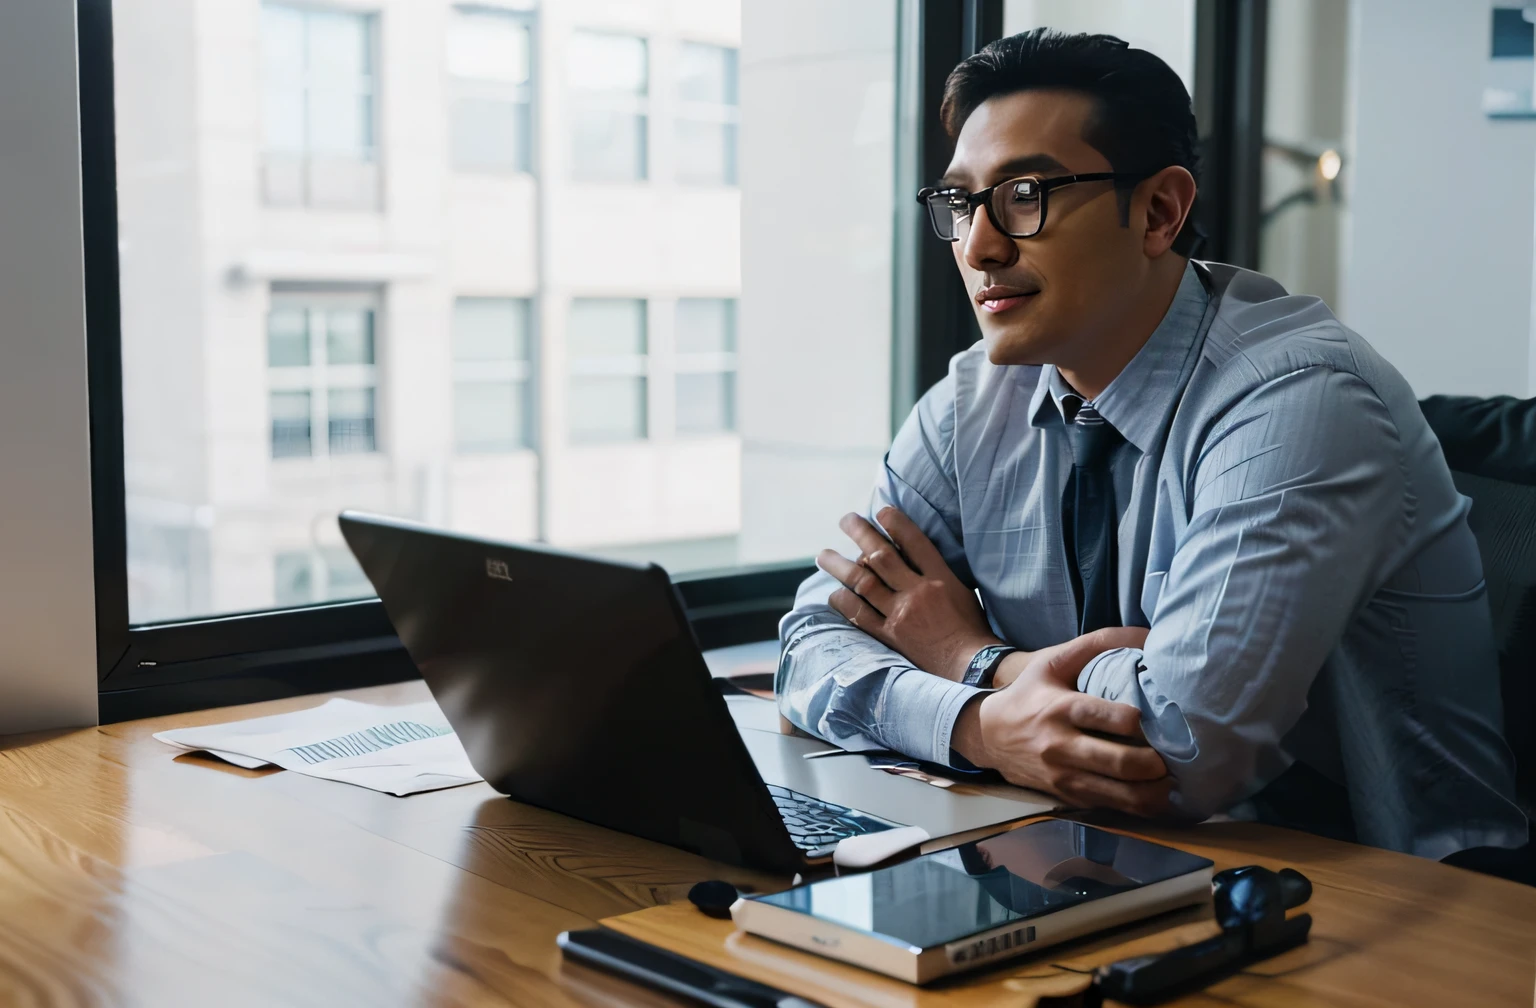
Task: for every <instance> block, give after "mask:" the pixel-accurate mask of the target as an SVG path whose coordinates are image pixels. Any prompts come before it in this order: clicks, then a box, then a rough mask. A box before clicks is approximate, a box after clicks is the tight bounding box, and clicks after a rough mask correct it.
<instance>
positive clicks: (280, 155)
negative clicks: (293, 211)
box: [261, 4, 378, 208]
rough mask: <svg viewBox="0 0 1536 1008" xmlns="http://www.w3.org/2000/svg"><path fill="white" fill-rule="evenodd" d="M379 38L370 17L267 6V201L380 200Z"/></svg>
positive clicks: (327, 203) (348, 204) (361, 204)
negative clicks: (376, 140)
mask: <svg viewBox="0 0 1536 1008" xmlns="http://www.w3.org/2000/svg"><path fill="white" fill-rule="evenodd" d="M373 35H374V32H373V18H371V17H370V16H368V15H364V14H353V13H344V12H341V11H328V10H321V9H314V8H307V7H304V8H301V7H285V6H280V5H278V4H264V5H263V6H262V8H261V50H262V64H263V65H262V77H263V80H262V86H263V93H264V119H265V137H266V142H265V150H264V153H263V159H262V184H263V195H264V197H265V199H266V202H267V204H268V205H270V206H279V207H282V206H313V207H334V208H367V207H372V206H374V205H375V204H376V203H377V201H378V169H377V165H376V164H375V159H376V158H375V156H376V149H375V144H374V131H375V115H376V114H377V110H376V108H375V102H374V94H375V89H374V66H373V64H374V55H373V46H374V39H373Z"/></svg>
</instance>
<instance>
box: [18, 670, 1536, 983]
mask: <svg viewBox="0 0 1536 1008" xmlns="http://www.w3.org/2000/svg"><path fill="white" fill-rule="evenodd" d="M347 695H349V696H353V697H355V698H356V699H360V700H367V701H371V702H381V703H408V702H413V701H416V700H420V699H423V698H424V697H425V695H426V692H425V687H424V686H423V685H422V684H421V683H419V682H418V683H406V684H401V685H398V686H387V687H380V688H376V689H369V690H358V691H354V692H352V693H350V694H347ZM321 699H322V698H318V697H306V698H299V699H294V700H285V701H277V702H273V703H265V704H255V705H251V706H250V707H246V708H225V709H223V710H216V711H203V712H199V713H196V714H187V715H179V716H176V717H167V718H159V719H154V720H149V721H139V722H130V723H126V724H119V725H112V726H110V727H106V728H102V729H91V730H82V731H72V732H57V733H49V734H45V735H41V736H17V737H12V738H8V739H0V1004H4V1005H13V1004H14V1005H84V1004H132V1005H147V1006H166V1005H173V1006H182V1005H185V1006H188V1008H196V1006H202V1005H220V1006H226V1005H229V1006H233V1005H261V1006H309V1005H314V1006H323V1008H340V1006H351V1005H369V1006H370V1008H384V1006H389V1005H455V1004H514V1005H538V1006H546V1005H549V1006H553V1005H608V1004H640V1005H662V1004H671V1003H673V1002H671V1001H669V1000H667V999H665V998H662V997H660V996H657V995H653V994H650V993H647V992H645V991H642V990H640V989H638V988H635V987H631V986H629V985H627V984H625V983H623V982H622V981H619V980H616V979H612V978H609V977H606V976H603V975H601V974H598V973H594V972H592V971H589V970H586V969H583V968H580V967H575V966H565V965H563V964H562V962H561V960H560V956H559V953H558V951H557V950H556V948H555V943H554V938H555V935H556V934H557V933H558V932H559V931H561V930H564V929H567V928H579V927H586V926H589V925H591V924H592V923H593V922H594V921H596V920H597V919H599V918H602V917H608V916H611V915H614V914H620V913H624V912H626V911H629V910H633V909H638V908H641V907H647V906H652V905H654V904H657V903H665V902H668V901H671V900H676V899H681V898H682V896H683V894H684V893H685V892H686V891H687V888H688V886H689V885H691V884H692V883H693V882H696V881H698V880H700V879H704V878H719V877H723V878H728V879H731V880H733V881H735V882H737V883H738V884H743V883H744V884H750V885H754V886H757V887H760V888H770V887H779V886H782V885H783V884H784V881H785V880H783V879H778V878H774V877H770V876H765V875H760V874H755V873H753V872H748V871H742V870H740V869H732V868H727V867H724V866H721V865H717V864H714V863H712V862H709V861H705V860H704V859H702V858H698V857H695V856H693V855H690V854H686V853H683V852H681V851H676V850H672V849H671V848H667V847H663V846H660V845H657V844H653V843H650V842H647V841H643V840H637V839H634V838H632V837H627V836H624V835H622V834H619V833H614V832H612V831H609V830H604V829H600V828H597V827H593V826H588V825H585V824H583V823H579V822H575V821H572V820H570V819H566V818H564V817H562V816H558V815H554V814H552V813H548V812H544V811H541V810H539V809H534V808H529V807H527V806H523V805H518V804H515V803H513V802H510V801H508V800H506V799H504V798H501V797H498V796H497V795H496V794H495V793H494V792H493V791H492V790H491V788H490V787H489V786H487V785H484V784H478V785H473V786H469V787H462V788H454V789H450V790H447V791H439V792H433V793H429V794H421V795H415V796H412V797H409V798H394V797H390V796H388V795H383V794H378V793H375V792H372V791H367V790H364V789H361V788H355V787H349V786H347V785H343V784H336V783H332V782H329V781H322V780H316V779H313V778H309V777H303V776H300V775H298V774H293V773H286V772H281V771H273V770H265V771H247V770H239V769H236V768H233V767H230V766H228V765H226V764H222V763H219V762H217V761H214V760H211V759H205V758H202V757H198V756H192V755H183V756H176V755H175V754H174V751H173V750H171V749H170V748H169V747H166V746H164V745H162V744H160V743H158V742H156V741H154V740H153V739H152V738H150V734H151V733H152V732H155V731H160V730H163V729H165V728H170V727H177V726H183V725H192V724H208V723H213V722H219V721H228V720H233V719H236V718H241V717H256V716H260V715H263V714H272V713H277V712H279V711H282V710H289V709H295V708H299V707H305V706H311V705H313V704H316V703H318V702H320V700H321ZM1147 832H1148V834H1149V835H1151V836H1154V837H1158V838H1161V839H1164V840H1168V841H1172V842H1176V843H1179V844H1181V845H1183V846H1186V847H1189V848H1191V849H1193V850H1198V851H1200V852H1201V853H1204V854H1206V855H1208V856H1210V857H1212V858H1213V859H1215V860H1216V861H1217V862H1218V864H1221V865H1231V864H1240V863H1248V862H1260V863H1267V864H1270V865H1273V866H1277V867H1278V866H1280V865H1282V864H1292V865H1295V866H1296V867H1299V868H1301V869H1302V870H1303V871H1305V872H1306V873H1307V874H1308V875H1309V876H1310V877H1311V878H1312V881H1313V884H1314V886H1315V887H1316V895H1315V897H1314V899H1313V902H1312V906H1311V909H1312V911H1313V913H1314V915H1315V916H1316V918H1317V923H1316V925H1315V928H1314V932H1313V934H1314V936H1315V937H1314V941H1313V943H1312V945H1311V946H1310V948H1308V949H1299V950H1295V951H1294V952H1291V953H1286V956H1287V957H1291V958H1285V957H1282V958H1279V959H1276V960H1273V961H1272V962H1271V963H1270V964H1268V965H1267V968H1266V972H1267V973H1270V974H1274V975H1275V976H1276V977H1277V978H1278V979H1269V980H1261V979H1256V978H1254V977H1242V976H1240V977H1235V978H1233V979H1231V980H1229V981H1226V982H1224V983H1223V984H1222V985H1220V986H1218V987H1216V988H1213V989H1212V990H1211V991H1210V992H1208V993H1207V994H1203V995H1200V996H1198V997H1196V998H1193V999H1189V1000H1188V1001H1185V1002H1181V1003H1187V1004H1201V1005H1216V1004H1225V1005H1232V1004H1240V1005H1280V1004H1303V1003H1307V1004H1310V1003H1319V1002H1322V1003H1329V1004H1344V1005H1412V1004H1425V1005H1478V1006H1485V1005H1487V1006H1491V1005H1520V1006H1521V1008H1524V1006H1526V1005H1530V1004H1532V999H1533V981H1536V890H1532V889H1528V888H1525V887H1521V886H1517V885H1514V884H1512V883H1506V882H1501V881H1498V880H1495V879H1489V878H1484V877H1482V876H1479V875H1474V874H1472V873H1470V872H1464V871H1461V870H1458V869H1454V868H1448V867H1445V866H1443V865H1439V864H1434V863H1431V862H1428V861H1422V860H1419V859H1416V858H1409V857H1404V856H1401V855H1396V854H1389V853H1386V852H1382V851H1375V850H1369V849H1366V848H1361V847H1353V846H1349V845H1346V844H1338V843H1332V842H1329V841H1324V840H1319V839H1316V838H1313V837H1308V836H1305V835H1302V834H1295V833H1289V832H1286V831H1282V830H1274V829H1267V828H1261V827H1252V826H1234V825H1227V826H1207V827H1198V828H1195V829H1189V830H1174V831H1170V830H1148V831H1147ZM954 995H955V997H954V1001H955V1002H956V1003H957V1004H963V1003H965V1000H966V999H965V997H964V991H963V990H955V991H954Z"/></svg>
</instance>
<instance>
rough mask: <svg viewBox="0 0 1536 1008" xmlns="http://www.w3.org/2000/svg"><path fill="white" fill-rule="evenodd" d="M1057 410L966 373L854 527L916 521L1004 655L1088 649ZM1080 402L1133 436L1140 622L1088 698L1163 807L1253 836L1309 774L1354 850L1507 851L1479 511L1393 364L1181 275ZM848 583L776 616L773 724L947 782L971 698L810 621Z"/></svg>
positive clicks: (1131, 518)
mask: <svg viewBox="0 0 1536 1008" xmlns="http://www.w3.org/2000/svg"><path fill="white" fill-rule="evenodd" d="M1066 391H1067V386H1066V384H1065V382H1064V381H1063V380H1062V379H1061V377H1060V375H1059V374H1058V373H1057V371H1056V369H1055V368H1054V367H1051V366H1045V367H1035V366H1022V365H1020V366H998V365H993V364H991V363H989V362H988V360H987V357H986V353H985V350H984V349H983V348H982V347H981V346H980V345H979V344H978V345H977V346H975V347H972V348H971V349H970V350H967V351H965V352H963V353H961V354H959V355H957V356H956V357H955V358H954V360H953V361H952V362H951V365H950V372H949V375H948V376H947V377H946V378H945V379H944V380H943V381H941V382H939V383H938V384H937V385H935V386H934V387H933V389H931V390H930V391H929V392H928V393H927V394H926V395H925V396H924V397H923V398H922V400H921V401H920V402H919V403H918V405H917V407H916V408H915V409H914V410H913V412H912V415H911V416H910V417H909V418H908V420H907V422H906V423H905V424H904V425H903V426H902V429H901V431H900V432H899V433H898V434H897V435H896V438H895V441H894V442H893V444H892V445H891V449H890V451H889V453H888V454H887V456H886V459H885V465H884V467H883V470H882V471H881V473H880V475H879V478H878V480H877V484H876V487H875V492H874V496H873V500H872V501H871V504H870V511H869V513H870V516H871V517H873V515H874V513H875V512H877V511H878V510H879V509H880V508H881V507H883V506H885V505H886V504H891V505H894V506H896V507H898V508H900V509H901V510H902V511H904V512H905V513H906V514H908V515H909V516H911V518H912V519H913V520H914V521H915V522H916V523H917V524H918V525H919V526H920V527H921V528H922V529H923V531H924V532H925V533H927V535H928V536H929V538H931V539H932V540H933V541H934V543H935V544H936V545H937V546H938V548H939V549H940V551H941V552H942V553H943V554H944V556H945V558H946V559H947V561H948V562H949V564H950V566H951V567H952V568H953V570H954V571H955V573H956V574H957V575H958V576H959V577H960V578H961V579H962V580H964V581H965V582H966V583H967V584H969V585H972V586H974V587H975V588H977V589H978V590H979V592H980V596H981V599H982V602H983V604H984V606H985V608H986V611H987V616H988V619H989V621H990V622H991V624H992V627H993V629H994V630H995V631H996V632H997V634H998V636H999V637H1001V638H1002V639H1004V640H1006V641H1008V642H1009V643H1011V644H1014V645H1016V646H1019V647H1022V648H1025V649H1030V650H1033V649H1036V648H1041V647H1046V646H1049V645H1052V644H1058V643H1061V642H1063V641H1066V640H1069V639H1071V638H1072V637H1073V636H1075V633H1076V623H1077V612H1076V604H1075V602H1074V599H1073V594H1072V589H1071V583H1070V581H1069V574H1068V570H1067V558H1066V554H1065V550H1064V547H1063V544H1062V537H1061V496H1062V490H1063V488H1064V486H1065V484H1066V480H1067V475H1068V471H1069V468H1070V466H1071V457H1070V452H1069V450H1068V448H1067V445H1066V437H1065V431H1064V427H1063V425H1064V420H1063V417H1062V414H1061V411H1060V396H1061V395H1062V394H1063V393H1064V392H1066ZM1094 405H1095V406H1096V407H1097V408H1098V411H1099V413H1100V414H1101V415H1102V416H1103V417H1104V418H1105V419H1106V420H1107V421H1109V422H1110V423H1111V424H1113V425H1114V426H1115V428H1116V429H1117V430H1118V431H1119V432H1120V433H1121V434H1122V435H1124V436H1125V439H1126V442H1127V444H1126V445H1125V446H1123V447H1121V448H1120V449H1119V450H1118V454H1117V456H1116V458H1115V463H1114V484H1115V491H1116V498H1117V510H1118V512H1119V514H1120V524H1119V533H1118V545H1119V554H1118V556H1119V569H1118V590H1119V597H1120V611H1121V614H1122V617H1123V619H1124V621H1125V623H1126V624H1127V625H1139V626H1147V627H1150V628H1151V629H1150V633H1149V635H1148V637H1147V641H1146V645H1145V647H1144V648H1143V649H1121V650H1116V651H1110V652H1106V653H1105V654H1103V655H1101V656H1099V657H1098V658H1095V659H1094V660H1093V661H1091V662H1090V663H1089V664H1088V665H1087V667H1086V668H1084V670H1083V672H1082V674H1081V676H1080V677H1079V679H1078V688H1079V689H1080V690H1082V691H1083V692H1085V693H1090V694H1093V695H1096V696H1101V697H1104V698H1106V699H1109V700H1116V701H1120V702H1123V703H1128V704H1132V705H1134V706H1136V707H1138V708H1140V710H1141V713H1142V725H1143V728H1144V730H1145V733H1146V735H1147V738H1148V740H1149V741H1150V742H1151V743H1152V745H1153V746H1154V747H1155V748H1156V749H1157V750H1158V752H1159V753H1161V754H1162V756H1163V759H1164V761H1165V762H1166V763H1167V765H1168V768H1169V771H1170V773H1171V774H1172V775H1173V777H1174V778H1175V790H1174V794H1173V801H1174V804H1175V806H1176V807H1177V808H1178V809H1179V810H1180V811H1181V812H1182V813H1184V814H1186V815H1188V816H1191V817H1194V818H1205V817H1207V816H1209V815H1211V814H1213V813H1216V812H1222V811H1225V812H1228V813H1229V814H1232V815H1235V816H1238V817H1243V816H1248V817H1252V816H1254V815H1255V814H1256V813H1255V812H1254V809H1256V808H1259V809H1262V805H1261V804H1255V803H1250V802H1249V801H1248V799H1252V798H1254V797H1255V796H1257V795H1260V792H1261V791H1262V790H1263V789H1264V787H1265V786H1266V785H1267V784H1269V783H1270V782H1271V781H1274V780H1275V779H1276V778H1277V777H1279V776H1280V775H1281V774H1282V773H1284V772H1285V771H1287V770H1288V769H1289V768H1290V767H1291V765H1292V763H1293V762H1295V761H1301V762H1303V763H1304V764H1305V766H1306V768H1308V770H1309V771H1315V772H1316V773H1317V774H1320V775H1321V776H1322V777H1323V778H1327V780H1329V781H1331V782H1333V785H1337V786H1338V788H1340V789H1341V790H1340V793H1341V794H1347V798H1348V815H1349V816H1351V817H1352V818H1353V833H1354V835H1355V837H1356V838H1357V839H1359V840H1360V841H1361V842H1363V843H1368V844H1372V845H1375V846H1380V847H1387V848H1391V849H1394V850H1401V851H1407V852H1410V853H1415V854H1419V855H1423V856H1425V857H1433V858H1439V857H1443V856H1445V855H1447V854H1449V853H1452V852H1453V851H1457V850H1461V849H1464V848H1467V847H1475V846H1501V847H1515V846H1519V845H1520V844H1522V843H1524V842H1525V839H1526V821H1525V818H1524V816H1523V814H1522V813H1521V812H1520V810H1519V808H1518V807H1517V806H1516V805H1515V804H1514V802H1513V799H1512V794H1513V770H1512V761H1511V758H1510V755H1509V749H1508V747H1507V746H1506V745H1505V744H1504V740H1503V736H1502V730H1501V724H1502V714H1501V705H1500V699H1499V685H1498V664H1497V657H1496V654H1495V650H1494V645H1493V638H1492V631H1491V628H1490V625H1489V616H1488V607H1487V602H1486V599H1485V597H1484V596H1485V589H1484V584H1483V576H1482V566H1481V561H1480V559H1479V557H1478V552H1477V545H1476V542H1475V540H1474V539H1473V537H1472V533H1471V532H1470V530H1469V529H1468V527H1467V521H1466V516H1467V510H1468V506H1469V502H1468V501H1467V499H1466V498H1464V497H1462V496H1461V495H1460V494H1458V493H1457V491H1456V489H1455V487H1454V485H1453V484H1452V482H1451V475H1450V472H1449V470H1448V469H1447V468H1446V465H1445V461H1444V458H1443V456H1442V454H1441V451H1440V446H1439V443H1438V442H1437V441H1436V440H1435V437H1434V435H1433V434H1432V433H1431V432H1430V430H1429V427H1428V425H1427V424H1426V423H1425V421H1424V418H1423V415H1422V414H1421V413H1420V411H1419V407H1418V403H1417V401H1416V400H1415V398H1414V395H1413V392H1412V390H1411V389H1410V388H1409V387H1408V384H1407V383H1406V382H1405V381H1404V380H1403V378H1402V377H1401V376H1400V375H1399V374H1398V373H1397V371H1396V370H1394V369H1393V368H1392V366H1391V365H1390V364H1388V363H1387V362H1386V361H1385V360H1384V359H1383V358H1382V357H1381V356H1380V355H1378V354H1377V353H1376V352H1375V351H1374V350H1372V349H1371V347H1370V346H1369V345H1368V344H1367V343H1366V342H1365V341H1364V340H1362V339H1361V338H1360V337H1359V336H1358V335H1356V334H1355V333H1353V332H1351V331H1350V330H1348V329H1346V328H1345V327H1344V326H1343V325H1342V324H1341V323H1339V321H1338V320H1337V319H1335V318H1334V316H1333V315H1332V313H1331V312H1329V310H1328V308H1327V307H1326V306H1325V305H1324V304H1323V303H1322V302H1321V301H1320V300H1318V299H1317V298H1313V297H1301V296H1291V295H1287V294H1286V293H1285V291H1284V290H1283V289H1282V288H1281V287H1280V286H1279V285H1278V284H1276V283H1275V282H1274V281H1273V280H1270V279H1269V278H1267V277H1264V276H1261V275H1259V274H1256V273H1250V272H1247V271H1244V270H1239V269H1236V268H1234V267H1230V266H1222V265H1219V264H1193V263H1192V264H1190V266H1189V267H1188V268H1187V269H1186V271H1185V275H1184V278H1183V281H1182V283H1181V285H1180V287H1179V291H1178V294H1177V295H1176V297H1175V299H1174V301H1173V304H1172V306H1171V307H1170V308H1169V310H1168V313H1167V315H1166V317H1165V318H1164V320H1163V322H1162V324H1161V325H1159V326H1158V328H1157V330H1156V331H1155V332H1154V333H1153V334H1152V336H1151V337H1150V339H1149V340H1148V341H1147V343H1146V345H1145V346H1144V347H1143V348H1142V350H1141V351H1140V352H1139V353H1138V354H1137V356H1136V357H1135V358H1134V359H1133V360H1132V361H1131V363H1130V364H1129V365H1128V366H1127V367H1126V368H1125V370H1124V371H1123V372H1121V374H1120V375H1119V376H1118V377H1117V378H1116V379H1115V380H1114V381H1113V383H1111V384H1110V386H1109V387H1108V388H1107V389H1105V390H1104V392H1103V393H1102V394H1101V395H1099V396H1098V397H1097V398H1096V399H1095V400H1094ZM836 587H837V584H836V582H835V581H833V579H832V578H831V577H830V576H828V575H826V574H824V573H817V574H816V575H814V576H812V577H811V578H810V579H808V580H807V581H806V582H805V583H804V584H803V585H802V586H801V588H800V591H799V595H798V597H797V599H796V605H795V608H794V610H793V611H792V612H791V613H790V614H789V615H787V616H786V617H785V618H784V620H783V622H782V624H781V626H780V640H781V644H782V657H781V660H780V664H779V670H778V675H777V681H776V687H777V692H778V695H779V705H780V709H781V711H782V712H783V714H784V716H785V717H787V718H788V719H789V720H790V721H792V722H794V723H795V724H797V725H799V726H800V727H802V728H804V729H806V730H807V731H810V732H812V733H814V734H816V735H819V736H821V737H822V738H825V739H827V740H828V741H830V742H833V743H836V744H838V745H841V746H844V747H845V748H850V749H870V748H890V749H895V750H898V751H900V752H904V753H907V754H909V755H912V756H916V757H919V758H922V759H927V760H931V761H934V762H939V763H950V761H951V760H952V758H953V756H952V752H951V749H950V735H951V732H952V731H953V728H954V724H955V719H956V718H957V716H958V715H959V713H960V709H961V708H962V707H963V706H964V705H965V703H966V702H967V701H969V700H970V699H972V698H973V697H974V696H976V695H977V693H978V692H979V691H978V690H976V689H975V688H973V687H969V686H965V685H962V684H960V683H956V682H953V681H951V680H948V679H944V678H941V677H939V676H936V675H930V674H928V673H926V672H923V671H921V670H919V669H916V668H914V667H913V666H912V665H911V664H910V663H909V662H908V661H907V660H906V659H905V658H903V657H902V656H901V655H900V654H897V653H896V652H894V651H892V650H891V649H889V648H887V647H885V646H884V645H882V644H880V643H879V642H877V641H876V640H874V639H873V638H871V637H869V636H868V635H867V634H865V633H863V632H862V631H860V630H857V629H855V628H854V627H852V626H850V625H849V624H848V623H847V622H846V621H845V620H844V619H843V618H842V617H841V616H840V615H838V614H837V612H836V611H835V610H833V609H832V608H831V607H830V606H829V605H828V604H827V599H828V596H829V595H830V594H831V592H832V591H833V590H834V589H835V588H836ZM1300 825H1303V826H1306V825H1307V824H1306V823H1305V822H1302V823H1300Z"/></svg>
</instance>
